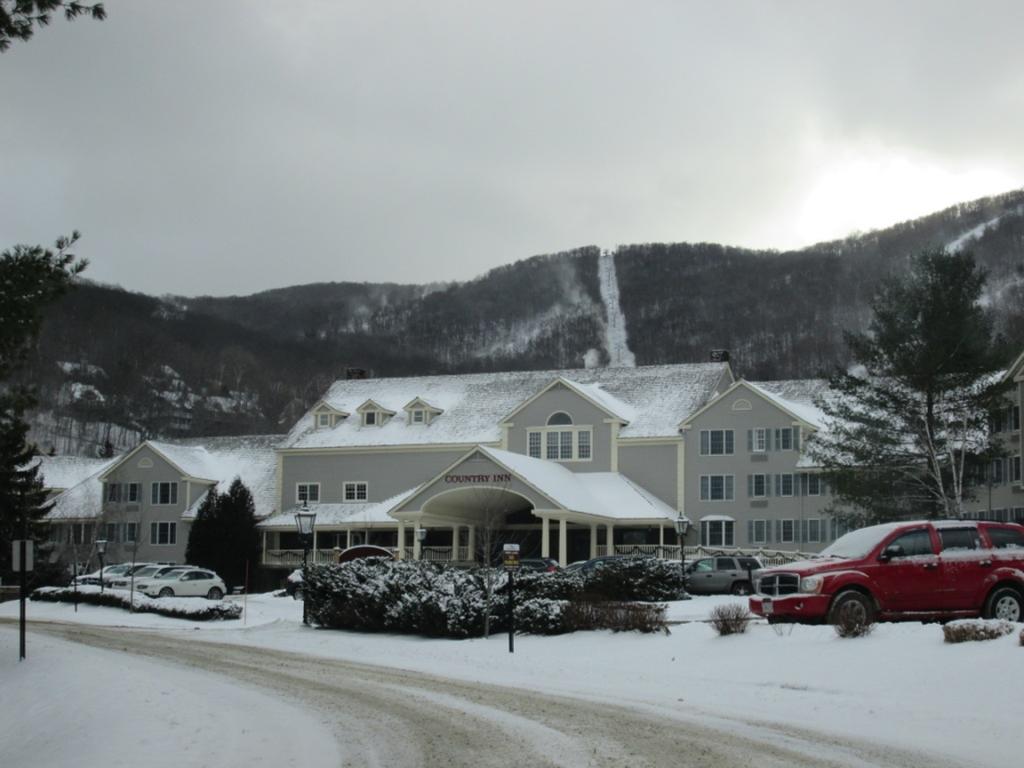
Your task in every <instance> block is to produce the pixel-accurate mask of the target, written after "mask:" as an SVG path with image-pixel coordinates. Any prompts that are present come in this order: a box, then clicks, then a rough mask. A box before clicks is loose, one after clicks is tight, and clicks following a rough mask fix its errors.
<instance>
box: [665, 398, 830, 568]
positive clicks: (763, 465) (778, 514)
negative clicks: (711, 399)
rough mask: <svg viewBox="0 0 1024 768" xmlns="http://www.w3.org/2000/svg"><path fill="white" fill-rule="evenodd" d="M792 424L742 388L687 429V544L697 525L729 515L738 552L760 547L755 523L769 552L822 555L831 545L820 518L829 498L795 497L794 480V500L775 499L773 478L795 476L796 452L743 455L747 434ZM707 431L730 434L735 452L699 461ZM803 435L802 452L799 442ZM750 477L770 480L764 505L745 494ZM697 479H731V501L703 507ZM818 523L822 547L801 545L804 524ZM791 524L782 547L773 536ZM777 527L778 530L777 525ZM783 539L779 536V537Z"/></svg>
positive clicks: (694, 536)
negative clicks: (762, 527)
mask: <svg viewBox="0 0 1024 768" xmlns="http://www.w3.org/2000/svg"><path fill="white" fill-rule="evenodd" d="M741 400H745V401H747V402H749V403H750V410H734V409H733V408H734V406H735V405H737V401H741ZM792 426H793V419H792V417H790V416H789V415H788V414H786V413H785V412H783V411H781V410H779V409H778V408H776V407H775V406H774V405H771V404H770V403H768V402H767V401H765V400H764V399H762V398H761V397H759V396H758V395H756V394H754V393H753V392H751V391H749V390H747V389H746V388H744V387H742V386H741V387H738V388H737V389H736V390H734V391H733V393H732V394H730V395H729V396H728V397H725V398H723V399H722V400H720V401H719V402H717V403H715V404H714V405H713V406H712V407H711V408H709V409H708V410H707V411H705V412H704V413H703V414H701V415H700V416H699V417H698V418H697V419H696V420H694V422H693V423H692V426H691V428H690V429H688V430H687V431H686V433H685V439H686V468H685V469H686V478H685V498H684V501H685V510H684V511H685V512H686V515H687V517H689V518H690V520H692V521H693V524H694V530H693V532H692V533H691V534H690V536H689V537H688V538H689V541H690V543H697V542H699V541H700V525H699V522H700V519H701V518H702V517H704V516H706V515H728V516H729V517H732V518H734V519H735V521H736V522H735V526H734V534H735V540H734V543H735V545H736V546H739V547H749V546H761V545H760V544H755V543H754V542H753V541H752V540H751V537H750V527H751V526H750V523H751V521H754V520H765V521H767V522H768V523H769V526H768V527H769V529H770V530H769V535H768V537H767V538H768V541H767V542H766V543H765V544H764V545H763V546H765V547H766V548H769V549H801V550H803V551H809V552H813V551H817V550H820V549H822V548H823V547H824V546H825V545H826V544H827V543H828V542H829V541H830V540H831V539H830V535H829V534H830V532H831V526H830V525H829V523H830V517H829V516H828V515H826V514H825V513H824V509H825V507H827V506H828V503H829V496H827V495H820V496H805V495H796V493H797V491H798V487H799V486H797V482H798V480H797V478H796V477H794V486H795V487H794V495H793V496H791V497H790V496H785V497H784V496H778V495H776V493H775V475H782V474H793V475H794V476H795V475H797V474H798V472H799V470H797V468H796V464H797V461H798V459H799V456H800V454H799V452H798V451H796V450H768V451H767V452H765V453H751V452H750V451H749V450H748V449H747V430H749V429H752V428H757V427H764V428H768V429H771V430H773V431H774V430H775V429H776V428H783V427H792ZM705 429H731V430H733V435H734V452H733V454H732V455H725V456H701V454H700V432H701V430H705ZM804 437H806V435H804V434H801V447H802V445H803V438H804ZM753 474H765V475H768V477H769V481H770V482H771V484H772V486H771V495H769V496H768V497H767V498H764V499H755V498H751V497H750V495H749V494H748V487H747V486H748V481H747V476H748V475H753ZM701 475H732V476H733V500H732V501H701V498H700V478H701ZM812 519H817V520H821V523H820V526H821V535H820V536H819V538H820V539H822V540H821V541H818V542H810V541H805V540H802V539H803V536H802V534H803V521H806V520H812ZM783 520H793V521H794V525H793V527H794V539H795V540H794V541H792V542H783V541H781V536H779V535H777V533H776V531H777V528H781V521H783ZM777 522H779V525H776V523H777ZM779 532H780V533H781V531H779Z"/></svg>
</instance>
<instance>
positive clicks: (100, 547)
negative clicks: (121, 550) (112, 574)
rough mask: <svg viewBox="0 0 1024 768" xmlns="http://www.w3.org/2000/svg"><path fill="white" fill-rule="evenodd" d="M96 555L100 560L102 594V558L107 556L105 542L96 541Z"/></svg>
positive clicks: (102, 540) (101, 540)
mask: <svg viewBox="0 0 1024 768" xmlns="http://www.w3.org/2000/svg"><path fill="white" fill-rule="evenodd" d="M96 554H97V555H98V556H99V558H100V592H101V593H102V592H103V557H104V555H106V554H107V540H106V539H96Z"/></svg>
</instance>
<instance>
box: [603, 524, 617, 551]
mask: <svg viewBox="0 0 1024 768" xmlns="http://www.w3.org/2000/svg"><path fill="white" fill-rule="evenodd" d="M605 530H606V531H607V532H608V536H607V537H606V540H607V542H608V546H607V547H606V548H605V549H606V551H605V554H606V555H614V554H615V545H614V544H613V543H612V542H614V541H615V525H614V524H612V523H608V525H606V526H605Z"/></svg>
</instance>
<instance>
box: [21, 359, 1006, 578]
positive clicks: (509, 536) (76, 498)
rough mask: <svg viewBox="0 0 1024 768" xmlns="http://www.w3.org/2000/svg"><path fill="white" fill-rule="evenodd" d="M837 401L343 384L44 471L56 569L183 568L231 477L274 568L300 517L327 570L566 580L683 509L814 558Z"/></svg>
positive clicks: (722, 391) (1001, 478) (651, 550)
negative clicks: (282, 413) (502, 565)
mask: <svg viewBox="0 0 1024 768" xmlns="http://www.w3.org/2000/svg"><path fill="white" fill-rule="evenodd" d="M1004 375H1005V376H1006V377H1007V378H1008V379H1009V380H1010V381H1012V382H1014V388H1013V389H1012V390H1011V392H1010V394H1009V395H1008V396H1007V401H1006V409H1005V411H1001V412H1000V415H999V417H998V418H997V419H996V423H994V424H993V429H994V430H995V431H996V432H997V433H998V434H997V435H996V438H997V439H998V440H999V441H1000V442H1001V443H1002V444H1003V445H1004V447H1005V449H1006V453H1007V456H1006V457H1004V458H1000V459H997V460H995V461H994V462H993V464H992V467H991V469H990V471H989V472H988V473H987V474H986V476H985V478H982V479H981V482H982V483H983V485H984V487H983V488H982V489H980V492H979V493H977V498H976V499H975V501H974V502H972V506H971V509H972V515H976V516H978V517H990V518H994V519H1003V520H1013V519H1017V520H1024V486H1022V483H1021V452H1022V443H1021V430H1020V405H1021V401H1022V399H1024V355H1021V357H1020V358H1018V359H1017V361H1016V362H1015V363H1014V364H1013V366H1012V367H1011V368H1010V369H1009V370H1008V371H1007V372H1006V373H1005V374H1004ZM826 386H827V384H826V382H824V381H822V380H800V381H772V382H748V381H744V380H742V379H741V380H737V379H735V378H734V377H733V373H732V370H731V368H730V366H729V364H728V362H715V363H702V364H685V365H661V366H649V367H638V368H600V369H585V370H562V371H527V372H512V373H484V374H472V375H456V376H421V377H412V378H398V379H351V380H342V381H337V382H335V383H334V385H333V386H331V387H330V389H329V390H328V391H327V393H326V394H325V395H324V396H323V398H322V399H321V400H320V401H319V402H317V403H316V404H315V405H314V406H313V407H312V408H311V409H310V410H309V411H308V412H307V413H306V414H305V415H304V416H303V417H302V419H301V420H300V421H299V422H298V423H297V424H295V425H294V426H293V427H292V429H291V431H290V432H289V433H288V434H287V435H286V436H283V437H282V436H280V435H278V436H254V437H236V438H205V439H194V440H187V441H173V442H171V441H147V442H145V443H143V444H141V445H140V446H138V447H137V448H136V449H135V450H133V451H131V452H129V453H127V454H124V455H122V456H119V457H116V458H114V459H108V460H88V459H80V458H62V457H52V458H43V459H42V460H41V461H42V462H43V474H44V477H45V478H46V482H47V485H48V487H50V489H51V490H52V492H53V494H54V499H55V503H54V507H53V510H52V511H51V512H50V520H51V522H52V523H53V525H52V526H51V531H52V538H53V540H54V542H55V543H56V544H57V546H56V547H55V550H54V556H55V557H56V556H68V553H69V552H70V551H74V550H77V553H78V555H79V559H85V558H84V557H82V556H81V555H82V552H83V550H84V551H85V552H86V554H87V552H88V550H89V548H90V546H91V544H92V542H93V541H94V540H95V539H97V538H106V539H107V540H108V542H110V543H109V544H108V553H109V554H108V556H107V559H108V561H112V560H113V559H119V558H121V557H124V556H125V554H126V553H127V551H128V549H129V547H130V545H131V542H137V547H138V549H137V552H136V558H137V559H138V560H154V561H168V562H184V552H185V546H186V543H187V539H188V528H189V525H190V522H191V520H192V519H194V517H195V514H196V511H197V509H198V507H199V504H200V503H201V501H202V499H203V497H204V495H205V494H206V493H207V491H208V490H209V489H211V488H219V489H220V490H223V489H224V488H226V486H227V485H229V484H230V482H231V481H232V480H233V479H234V478H235V477H240V478H241V479H242V481H243V482H245V484H246V485H247V486H248V487H249V489H250V490H251V491H252V493H253V496H254V501H255V504H256V513H257V516H258V517H259V518H260V519H261V522H260V529H261V531H262V538H263V565H264V566H267V567H268V568H271V569H274V568H292V567H294V566H295V565H296V564H297V563H300V562H301V559H302V551H301V549H300V544H299V541H298V537H297V535H296V533H295V523H294V514H295V512H296V511H297V510H298V509H299V508H301V507H303V506H304V505H305V506H308V507H309V508H310V509H311V510H312V511H315V512H316V513H317V518H316V534H315V536H316V538H315V543H314V553H313V557H314V558H315V560H317V561H320V562H329V561H333V560H334V558H335V557H336V554H337V550H338V549H339V548H346V547H348V546H352V545H355V544H363V543H365V544H374V545H379V546H382V547H387V548H391V549H393V550H394V551H395V552H396V555H397V556H398V557H400V558H417V559H431V560H439V561H451V562H458V563H471V562H480V561H481V560H482V559H487V558H488V557H493V556H494V555H495V554H496V549H498V548H500V546H501V544H503V543H506V542H517V543H519V544H520V546H521V549H522V553H523V555H524V556H545V557H553V558H556V559H557V560H558V561H559V562H561V563H562V564H563V565H564V564H567V563H569V562H571V561H574V560H579V559H584V558H588V557H593V556H596V555H602V554H607V553H612V552H614V553H626V554H632V553H647V554H653V555H658V556H663V557H678V555H679V551H678V546H676V535H675V528H674V521H675V520H676V518H677V517H678V516H679V515H680V514H684V515H686V517H687V518H689V519H690V520H691V521H692V522H693V527H692V529H691V533H690V535H689V536H688V538H687V542H686V543H687V545H691V546H692V545H696V544H701V545H705V546H708V547H743V548H759V547H763V548H766V549H779V550H801V551H805V552H813V551H817V550H819V549H821V548H822V547H824V546H825V545H827V544H828V543H829V542H830V541H832V540H833V539H834V538H836V536H838V535H840V534H841V533H842V531H840V530H839V527H838V526H837V523H836V521H835V520H833V519H831V518H830V517H829V516H828V515H827V514H826V512H825V509H826V508H827V507H828V505H829V501H830V498H829V489H828V487H827V486H826V484H825V483H824V482H823V481H822V480H821V478H820V475H819V473H818V471H817V469H816V468H815V467H814V466H812V465H811V463H810V462H809V461H808V460H807V458H806V455H805V452H804V447H805V445H806V442H807V440H808V439H809V438H810V437H812V436H813V435H814V433H815V432H817V431H819V430H820V429H822V428H823V427H824V423H823V418H822V414H821V412H820V411H819V410H818V409H817V408H816V407H815V405H814V401H815V398H816V396H818V395H819V394H821V393H822V392H824V390H825V388H826ZM51 479H52V482H51ZM419 531H422V532H424V533H422V534H419V533H418V532H419ZM126 544H127V545H128V546H126ZM119 547H120V548H121V549H120V550H119V549H118V548H119ZM488 550H490V551H488Z"/></svg>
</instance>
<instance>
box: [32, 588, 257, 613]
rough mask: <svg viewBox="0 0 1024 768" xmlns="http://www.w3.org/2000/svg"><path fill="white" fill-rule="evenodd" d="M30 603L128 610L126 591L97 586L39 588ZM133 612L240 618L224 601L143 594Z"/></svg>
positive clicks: (236, 608)
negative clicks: (104, 588) (76, 592)
mask: <svg viewBox="0 0 1024 768" xmlns="http://www.w3.org/2000/svg"><path fill="white" fill-rule="evenodd" d="M31 599H32V600H38V601H39V602H44V603H73V602H75V601H76V599H77V601H78V602H79V603H82V604H83V605H104V606H108V607H110V608H123V609H124V610H126V611H127V610H131V607H132V606H131V602H132V601H131V600H130V598H129V595H128V592H126V591H124V590H119V589H107V590H104V591H102V592H101V591H100V588H99V587H95V586H82V587H79V588H78V594H77V597H76V594H75V590H73V589H70V588H67V587H40V588H39V589H37V590H35V591H34V592H32V595H31ZM134 602H135V613H156V614H159V615H160V616H167V617H169V618H172V619H188V620H189V621H220V620H224V619H237V618H239V617H240V616H241V615H242V606H240V605H239V604H238V603H229V602H225V601H224V600H207V599H205V598H201V597H195V598H185V597H172V598H163V597H162V598H153V597H148V596H146V595H143V594H139V593H136V594H135V601H134Z"/></svg>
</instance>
